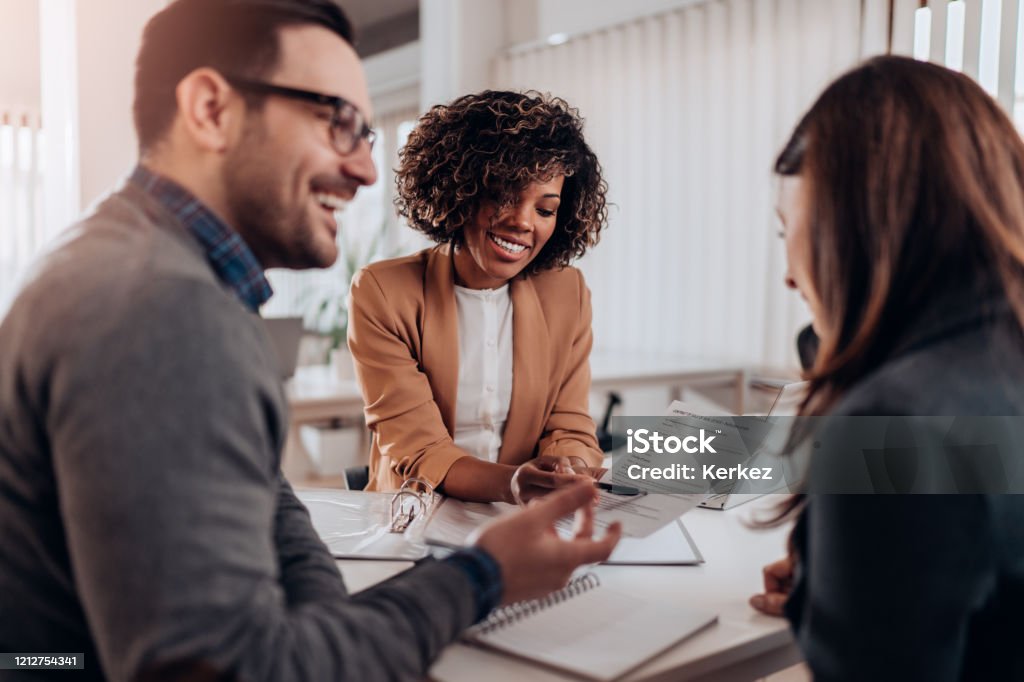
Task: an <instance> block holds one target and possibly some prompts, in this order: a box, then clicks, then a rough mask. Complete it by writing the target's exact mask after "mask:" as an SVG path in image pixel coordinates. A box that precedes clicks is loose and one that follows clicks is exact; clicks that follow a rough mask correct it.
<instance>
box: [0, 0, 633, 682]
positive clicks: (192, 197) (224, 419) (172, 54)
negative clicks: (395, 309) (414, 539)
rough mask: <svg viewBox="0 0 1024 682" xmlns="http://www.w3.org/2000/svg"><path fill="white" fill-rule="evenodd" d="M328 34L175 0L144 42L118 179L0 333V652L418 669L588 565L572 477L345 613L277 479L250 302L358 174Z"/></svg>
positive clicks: (262, 673) (334, 37) (211, 665)
mask: <svg viewBox="0 0 1024 682" xmlns="http://www.w3.org/2000/svg"><path fill="white" fill-rule="evenodd" d="M350 42H351V31H350V28H349V25H348V22H347V20H346V19H345V17H344V15H343V14H342V12H341V10H340V9H339V8H338V7H337V6H336V5H334V4H333V2H331V1H330V0H177V2H174V3H172V4H171V5H169V6H168V7H167V8H166V9H165V10H163V11H162V12H160V13H159V14H158V15H157V16H155V17H154V18H153V19H152V20H151V21H150V22H149V24H148V25H147V27H146V30H145V33H144V36H143V43H142V48H141V50H140V53H139V56H138V61H137V70H136V97H135V106H134V115H135V123H136V128H137V132H138V136H139V143H140V163H139V165H138V166H137V167H136V169H135V170H134V172H133V173H132V175H131V177H130V179H129V181H128V182H127V183H126V185H125V186H124V187H123V188H122V189H120V190H118V191H117V192H115V193H114V194H112V195H111V196H110V197H109V198H108V199H107V200H106V201H104V203H103V204H101V205H100V206H99V207H98V208H97V209H96V211H95V212H94V213H93V214H92V215H90V216H88V217H87V218H86V219H85V220H84V221H83V222H82V223H80V224H79V225H77V226H75V228H73V229H72V230H71V231H69V233H68V234H67V235H66V236H65V238H64V239H63V240H62V243H61V244H60V245H58V246H57V247H56V248H55V250H54V251H53V252H52V253H51V254H50V255H49V256H48V257H47V258H46V260H45V261H44V262H43V263H42V264H41V266H40V267H39V268H38V269H37V272H36V275H35V276H34V277H33V278H32V280H31V281H29V282H28V283H27V284H26V286H25V288H24V289H23V291H22V292H21V294H20V295H19V297H18V299H17V300H16V302H15V303H14V305H13V306H12V308H11V310H10V312H9V314H8V316H7V317H6V318H5V319H4V321H3V323H2V325H0V538H3V550H2V551H0V613H3V617H2V618H0V652H22V653H48V652H57V651H61V652H78V653H83V654H84V666H85V674H84V677H86V678H88V679H114V680H128V679H231V678H238V679H245V680H289V679H310V680H342V679H346V680H348V679H350V680H357V679H358V680H374V679H410V678H419V677H421V676H423V675H424V674H425V671H426V670H427V668H428V667H429V664H430V663H431V661H432V660H433V659H434V658H435V657H436V656H437V654H438V653H439V652H440V650H441V649H442V648H443V647H444V646H445V645H447V644H448V643H450V642H451V641H452V640H453V639H454V638H455V637H457V636H458V634H459V633H460V632H461V631H462V630H463V629H464V628H465V627H467V626H468V625H470V624H472V623H473V622H475V621H477V620H479V619H481V618H482V617H483V616H484V615H486V614H487V613H488V611H489V610H490V609H491V608H493V607H494V606H495V605H497V604H499V603H501V602H509V601H514V600H518V599H523V598H530V597H534V596H539V595H541V594H544V593H546V592H548V591H550V590H552V589H555V588H558V587H560V586H561V585H563V584H565V582H566V580H567V579H568V577H569V575H570V573H571V572H572V570H573V569H575V568H576V567H577V566H578V565H580V564H582V563H586V562H593V561H600V560H602V559H604V558H606V557H607V556H608V554H609V553H610V552H611V549H612V547H613V546H614V544H615V542H616V540H617V537H618V532H617V530H612V531H611V532H609V533H608V534H607V535H606V536H605V537H604V538H603V539H601V540H595V539H593V538H592V537H591V533H592V526H593V524H592V509H591V507H590V506H589V504H588V503H589V502H590V501H592V499H593V488H592V486H591V485H590V484H583V483H581V484H580V485H578V486H575V487H572V488H569V489H567V490H565V491H563V492H560V493H556V494H555V495H553V496H551V497H549V498H548V499H546V500H544V501H542V502H540V503H539V504H537V505H536V506H533V507H531V508H530V509H527V510H525V511H523V512H520V513H519V514H516V515H513V516H511V517H508V518H507V519H505V520H503V521H501V522H499V523H497V524H495V525H493V526H492V527H490V528H489V529H488V530H486V531H485V532H484V533H483V534H482V535H481V537H480V540H479V542H478V543H477V545H476V546H475V547H474V548H472V549H469V550H466V551H462V552H457V553H455V554H454V555H452V556H451V557H449V558H447V559H445V560H442V561H434V560H427V561H423V562H420V563H419V564H418V565H417V566H416V567H414V568H412V569H411V570H409V571H407V572H405V573H402V574H400V575H398V576H396V577H395V578H393V579H391V580H389V581H387V582H386V583H383V584H381V585H378V586H376V587H373V588H370V589H368V590H366V591H364V592H362V593H360V594H359V595H357V596H354V597H353V596H350V595H349V594H348V593H347V591H346V589H345V586H344V583H343V582H342V580H341V576H340V575H339V573H338V570H337V567H336V565H335V563H334V561H333V560H332V559H331V557H330V555H329V554H328V552H327V550H326V549H325V547H324V546H323V544H322V543H321V542H320V541H319V539H318V538H317V537H316V535H315V533H314V532H313V529H312V527H311V525H310V522H309V516H308V514H307V513H306V510H305V509H304V508H303V506H302V505H301V503H299V502H298V501H297V499H296V498H295V496H294V494H293V493H292V490H291V488H290V486H289V485H288V483H287V482H286V481H285V480H284V479H283V478H282V477H281V475H280V473H279V458H280V454H281V448H282V445H283V443H284V439H285V432H286V428H287V423H288V419H287V414H286V405H285V398H284V393H283V390H282V387H281V385H280V383H279V381H278V379H277V376H276V373H275V371H274V362H273V355H272V350H271V347H270V345H269V343H268V340H267V339H266V337H265V334H264V332H263V330H262V327H261V326H260V324H259V318H258V314H257V311H258V309H259V307H260V305H261V304H263V303H264V302H265V301H266V300H267V298H268V297H269V296H270V294H271V291H270V286H269V284H268V283H267V281H266V278H265V277H264V270H265V269H267V268H270V267H290V268H307V267H323V266H327V265H330V264H331V263H332V262H333V261H334V260H335V258H337V255H338V253H337V246H336V243H337V242H336V230H337V223H336V220H335V212H336V211H338V210H339V209H341V208H343V207H344V205H345V203H346V202H348V201H349V200H351V199H352V197H354V196H355V194H356V192H357V190H358V189H359V188H360V187H362V186H364V185H369V184H371V183H372V182H374V181H375V179H376V170H375V168H374V165H373V162H372V161H371V158H370V146H371V144H372V142H373V132H372V129H371V127H370V124H369V121H370V120H371V110H370V101H369V97H368V94H367V89H366V84H365V81H364V76H363V72H362V69H361V66H360V64H359V61H358V58H357V57H356V54H355V52H354V51H353V50H352V47H351V44H350ZM577 509H582V510H583V514H582V516H581V518H582V520H583V522H582V524H581V531H580V533H579V535H578V536H577V537H576V538H575V539H574V540H570V541H562V540H559V539H558V537H557V536H556V535H555V533H554V532H553V530H552V524H553V523H554V521H555V520H556V519H558V518H560V517H562V516H564V515H565V514H568V513H572V512H573V511H574V510H577ZM7 674H11V675H17V674H18V673H17V671H5V675H7ZM24 674H25V675H28V674H32V673H29V672H28V671H25V672H24ZM82 677H83V675H82V673H81V672H79V673H78V674H77V675H76V679H81V678H82Z"/></svg>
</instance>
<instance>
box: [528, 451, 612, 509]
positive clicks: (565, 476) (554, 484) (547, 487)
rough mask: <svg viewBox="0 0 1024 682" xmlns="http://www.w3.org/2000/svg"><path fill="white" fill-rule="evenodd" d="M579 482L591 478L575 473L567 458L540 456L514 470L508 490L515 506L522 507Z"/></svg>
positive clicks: (590, 478)
mask: <svg viewBox="0 0 1024 682" xmlns="http://www.w3.org/2000/svg"><path fill="white" fill-rule="evenodd" d="M580 480H584V481H592V480H593V478H592V477H591V476H589V475H587V474H578V473H575V472H574V471H573V468H572V465H571V464H570V462H569V458H567V457H554V456H551V455H541V456H540V457H535V458H534V459H531V460H530V461H529V462H526V463H525V464H521V465H520V466H519V467H518V468H517V469H516V471H515V473H514V474H512V480H511V481H510V482H509V488H510V489H511V491H512V499H513V500H515V501H516V503H517V504H519V505H524V504H526V503H527V502H529V501H530V500H532V499H535V498H537V497H542V496H543V495H547V494H548V493H550V492H551V491H553V490H557V489H559V488H562V487H564V486H567V485H571V484H572V483H575V482H577V481H580Z"/></svg>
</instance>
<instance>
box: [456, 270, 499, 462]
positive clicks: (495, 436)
mask: <svg viewBox="0 0 1024 682" xmlns="http://www.w3.org/2000/svg"><path fill="white" fill-rule="evenodd" d="M455 301H456V303H457V306H458V312H459V389H458V391H459V392H458V395H457V398H456V401H455V439H454V440H455V445H457V446H458V447H460V448H462V449H463V450H465V451H466V452H469V453H470V454H472V455H475V456H476V457H478V458H480V459H482V460H486V461H488V462H497V461H498V451H499V450H500V449H501V438H502V433H503V432H504V430H505V420H506V419H507V418H508V408H509V403H510V402H511V401H512V299H511V297H510V296H509V293H508V284H506V285H505V286H503V287H501V288H500V289H467V288H465V287H460V286H456V287H455Z"/></svg>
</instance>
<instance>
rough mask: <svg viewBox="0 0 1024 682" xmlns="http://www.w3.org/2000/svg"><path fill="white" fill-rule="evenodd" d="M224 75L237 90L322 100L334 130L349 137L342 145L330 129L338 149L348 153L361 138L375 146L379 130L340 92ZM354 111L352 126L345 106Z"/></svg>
mask: <svg viewBox="0 0 1024 682" xmlns="http://www.w3.org/2000/svg"><path fill="white" fill-rule="evenodd" d="M224 79H225V80H226V81H227V82H228V83H229V84H230V85H231V87H233V88H235V89H237V90H247V91H249V92H252V93H254V94H263V95H277V96H279V97H287V98H289V99H295V100H301V101H303V102H312V103H313V104H322V105H325V106H329V107H331V108H332V109H333V110H334V113H333V114H331V130H332V131H334V130H337V131H339V132H342V133H344V134H345V135H346V136H347V137H348V138H350V142H349V148H348V149H343V148H341V146H340V144H339V141H338V136H337V135H336V134H335V133H334V132H332V133H331V143H332V144H333V146H334V148H335V150H336V151H337V152H338V153H339V154H342V155H345V156H347V155H348V154H351V153H352V152H354V151H355V150H356V147H358V146H359V143H360V141H362V140H366V142H367V143H368V144H369V145H370V148H371V149H373V143H374V142H375V141H376V140H377V131H375V130H374V129H373V128H371V127H370V125H369V124H368V123H367V122H366V117H365V116H364V115H363V112H362V111H360V110H359V107H357V106H356V105H355V104H352V102H349V101H348V100H347V99H345V98H344V97H339V96H338V95H325V94H324V93H322V92H314V91H312V90H302V89H300V88H292V87H288V86H287V85H276V84H274V83H265V82H263V81H255V80H250V79H248V78H239V77H237V76H225V77H224ZM346 109H347V110H348V112H350V113H351V116H352V120H353V122H354V123H355V126H354V127H352V128H351V129H349V128H348V127H346V126H344V125H343V124H342V120H343V119H342V115H341V114H342V112H343V111H345V110H346Z"/></svg>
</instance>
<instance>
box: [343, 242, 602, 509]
mask: <svg viewBox="0 0 1024 682" xmlns="http://www.w3.org/2000/svg"><path fill="white" fill-rule="evenodd" d="M509 295H510V296H511V298H512V348H513V358H512V400H511V404H510V405H509V412H508V419H507V421H506V422H505V432H504V434H503V437H502V443H501V450H500V451H499V453H498V462H500V463H503V464H522V463H523V462H526V461H528V460H530V459H532V458H533V457H536V456H537V455H539V454H544V455H564V456H569V455H576V456H578V457H582V458H583V459H584V460H586V461H587V462H588V464H590V465H591V466H599V465H600V463H601V461H602V454H601V451H600V450H599V449H598V445H597V438H596V437H595V435H594V432H595V428H594V421H593V419H591V417H590V413H589V410H588V400H589V393H590V363H589V356H590V348H591V346H592V345H593V335H592V333H591V329H590V321H591V310H590V291H589V289H587V286H586V284H585V283H584V281H583V275H582V274H581V273H580V272H579V270H577V269H576V268H566V269H564V270H557V271H556V270H552V271H546V272H543V273H541V274H539V275H533V276H531V277H528V278H516V279H515V280H513V281H512V282H511V285H510V288H509ZM458 324H459V323H458V309H457V307H456V303H455V270H454V267H453V265H452V254H451V249H450V247H449V246H447V245H444V246H438V247H434V248H432V249H427V250H426V251H421V252H420V253H417V254H414V255H412V256H407V257H405V258H396V259H394V260H388V261H381V262H379V263H374V264H373V265H370V266H369V267H367V268H364V269H363V270H362V271H360V272H359V273H358V274H357V275H356V277H355V279H354V280H353V282H352V293H351V296H350V299H349V327H348V343H349V348H350V349H351V351H352V357H353V359H354V360H355V367H356V377H357V379H358V380H359V385H360V387H361V388H362V392H363V400H364V401H365V403H366V408H365V409H366V424H367V426H368V427H369V428H370V432H371V433H372V435H373V444H372V450H371V452H370V483H369V486H368V487H367V489H368V490H393V489H395V488H397V487H399V486H400V485H401V484H402V481H404V480H405V479H407V478H409V477H413V476H416V477H420V478H424V479H426V480H428V481H430V482H431V483H433V484H435V485H436V484H439V483H441V482H442V481H443V480H444V478H445V476H446V475H447V474H448V470H449V469H450V468H451V466H452V464H454V463H455V462H456V460H458V459H459V458H461V457H472V455H470V454H469V453H467V452H466V451H464V450H461V449H460V448H458V447H456V445H455V443H454V442H453V441H452V434H453V433H454V429H455V398H456V391H457V389H458V383H459V336H458V334H459V327H458Z"/></svg>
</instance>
